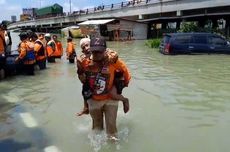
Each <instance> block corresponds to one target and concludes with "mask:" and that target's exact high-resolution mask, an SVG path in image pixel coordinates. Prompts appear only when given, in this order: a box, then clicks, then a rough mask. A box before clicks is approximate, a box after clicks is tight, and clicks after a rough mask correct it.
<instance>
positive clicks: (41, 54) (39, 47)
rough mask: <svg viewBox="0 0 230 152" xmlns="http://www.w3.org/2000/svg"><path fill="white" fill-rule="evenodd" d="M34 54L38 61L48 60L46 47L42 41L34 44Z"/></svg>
mask: <svg viewBox="0 0 230 152" xmlns="http://www.w3.org/2000/svg"><path fill="white" fill-rule="evenodd" d="M34 52H35V56H36V61H42V60H45V59H46V53H45V47H44V46H43V43H42V41H41V40H39V39H38V40H36V41H35V44H34Z"/></svg>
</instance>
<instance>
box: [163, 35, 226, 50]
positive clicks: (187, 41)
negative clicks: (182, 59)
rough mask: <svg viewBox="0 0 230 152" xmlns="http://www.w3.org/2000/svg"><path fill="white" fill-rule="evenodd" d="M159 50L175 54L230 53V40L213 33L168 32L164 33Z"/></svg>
mask: <svg viewBox="0 0 230 152" xmlns="http://www.w3.org/2000/svg"><path fill="white" fill-rule="evenodd" d="M159 51H160V52H161V53H162V54H166V55H175V54H200V53H207V54H212V53H215V54H230V42H229V41H227V40H226V39H225V38H223V37H222V36H220V35H217V34H213V33H168V34H164V36H163V38H162V41H161V43H160V47H159Z"/></svg>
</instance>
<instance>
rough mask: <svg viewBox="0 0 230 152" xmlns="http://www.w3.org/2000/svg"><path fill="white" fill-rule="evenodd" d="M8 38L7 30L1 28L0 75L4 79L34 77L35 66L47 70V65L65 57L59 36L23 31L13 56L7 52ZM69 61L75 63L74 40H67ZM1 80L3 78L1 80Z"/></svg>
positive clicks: (69, 38)
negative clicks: (13, 75) (21, 76)
mask: <svg viewBox="0 0 230 152" xmlns="http://www.w3.org/2000/svg"><path fill="white" fill-rule="evenodd" d="M6 37H9V36H8V35H7V33H6V29H4V28H2V26H1V27H0V65H1V67H0V71H1V72H0V75H1V76H2V77H5V76H8V75H11V74H12V73H13V74H21V73H23V74H26V75H34V66H35V65H38V67H39V69H40V70H43V69H46V63H47V62H49V63H54V62H55V59H56V58H61V57H62V56H63V46H62V43H61V42H60V41H59V40H58V37H57V35H52V36H51V35H50V34H49V33H47V34H44V33H39V34H36V33H34V32H32V31H30V30H29V31H23V32H21V33H20V34H19V38H20V41H21V42H20V43H19V44H18V49H17V50H16V51H17V53H16V54H15V52H14V54H11V50H10V51H8V50H7V46H9V44H8V42H7V40H6ZM66 55H67V59H68V60H69V62H70V63H74V58H75V56H76V52H75V45H74V43H73V42H72V38H71V37H68V38H67V48H66ZM0 79H1V78H0Z"/></svg>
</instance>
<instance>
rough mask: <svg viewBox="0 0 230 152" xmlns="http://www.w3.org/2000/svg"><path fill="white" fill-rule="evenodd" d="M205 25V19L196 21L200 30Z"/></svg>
mask: <svg viewBox="0 0 230 152" xmlns="http://www.w3.org/2000/svg"><path fill="white" fill-rule="evenodd" d="M205 23H206V19H200V20H198V26H199V27H201V28H204V26H205Z"/></svg>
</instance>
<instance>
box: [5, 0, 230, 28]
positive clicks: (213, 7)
mask: <svg viewBox="0 0 230 152" xmlns="http://www.w3.org/2000/svg"><path fill="white" fill-rule="evenodd" d="M203 16H206V17H207V16H208V17H209V16H210V17H211V16H218V18H221V17H224V18H225V19H226V20H227V21H228V20H230V17H229V16H230V0H137V1H126V2H122V3H118V4H111V5H106V6H98V7H95V8H89V9H85V10H80V11H75V12H74V13H73V14H71V15H66V16H57V17H52V18H43V19H37V20H30V21H19V22H16V23H13V24H11V25H9V29H15V28H22V29H31V28H32V29H39V28H40V29H49V28H62V27H66V26H69V25H74V24H77V23H79V22H82V21H85V20H88V19H96V18H125V19H131V20H136V21H140V22H146V23H153V22H162V21H170V20H171V21H178V20H182V19H183V20H191V19H194V18H195V19H197V18H199V17H200V18H202V17H203ZM202 20H203V19H202Z"/></svg>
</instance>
